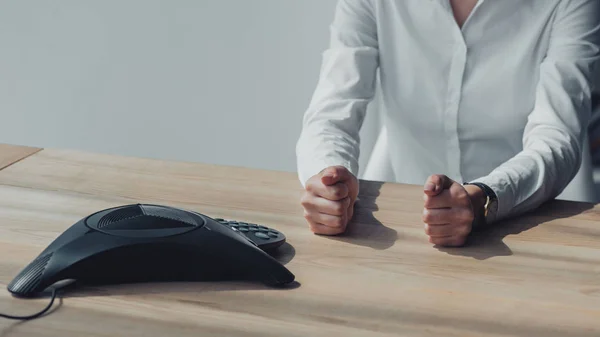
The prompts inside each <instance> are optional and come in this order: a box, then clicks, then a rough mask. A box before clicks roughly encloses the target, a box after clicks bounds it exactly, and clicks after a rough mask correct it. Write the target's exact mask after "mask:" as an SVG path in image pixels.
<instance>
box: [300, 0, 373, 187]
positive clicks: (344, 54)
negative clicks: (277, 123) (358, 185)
mask: <svg viewBox="0 0 600 337" xmlns="http://www.w3.org/2000/svg"><path fill="white" fill-rule="evenodd" d="M376 26H377V25H376V20H375V16H374V10H373V5H372V2H371V1H370V0H339V1H338V3H337V6H336V10H335V16H334V20H333V22H332V24H331V25H330V44H329V47H328V49H327V50H325V52H324V53H323V55H322V56H323V59H322V65H321V69H320V76H319V81H318V83H317V88H316V90H315V92H314V94H313V96H312V99H311V102H310V104H309V106H308V109H307V110H306V112H305V114H304V119H303V123H302V131H301V133H300V137H299V139H298V142H297V144H296V158H297V169H298V176H299V179H300V181H301V183H302V185H303V186H304V185H305V184H306V181H307V180H308V179H309V178H310V177H312V176H313V175H315V174H317V173H319V172H320V171H321V170H323V169H324V168H327V167H329V166H337V165H341V166H344V167H346V168H347V169H348V170H349V171H350V172H351V173H352V174H354V175H355V176H358V156H359V141H360V140H359V131H360V128H361V127H362V124H363V121H364V117H365V113H366V109H367V106H368V104H369V102H370V101H371V100H372V99H373V95H374V91H375V79H376V73H377V68H378V63H379V51H378V41H377V28H376Z"/></svg>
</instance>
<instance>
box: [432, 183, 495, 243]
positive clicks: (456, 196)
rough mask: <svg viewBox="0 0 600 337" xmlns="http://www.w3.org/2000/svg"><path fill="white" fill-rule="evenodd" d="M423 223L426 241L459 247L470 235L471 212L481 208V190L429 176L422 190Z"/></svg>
mask: <svg viewBox="0 0 600 337" xmlns="http://www.w3.org/2000/svg"><path fill="white" fill-rule="evenodd" d="M424 191H425V195H424V199H425V205H424V208H423V222H424V223H425V233H426V234H427V235H428V236H429V242H431V243H434V244H437V245H440V246H452V247H457V246H462V245H464V244H465V242H466V240H467V236H468V235H469V234H470V233H471V230H472V228H473V227H472V224H473V220H474V218H475V210H476V209H478V208H480V207H482V206H481V205H482V203H483V201H484V195H483V191H482V190H481V189H480V188H479V187H476V186H471V185H467V186H463V185H461V184H459V183H457V182H455V181H453V180H451V179H450V178H448V177H446V176H444V175H433V176H431V177H429V179H428V180H427V182H426V183H425V187H424Z"/></svg>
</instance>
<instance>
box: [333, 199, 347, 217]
mask: <svg viewBox="0 0 600 337" xmlns="http://www.w3.org/2000/svg"><path fill="white" fill-rule="evenodd" d="M344 211H345V208H344V204H343V203H342V202H336V203H335V205H334V206H333V212H334V213H335V215H342V214H343V213H344Z"/></svg>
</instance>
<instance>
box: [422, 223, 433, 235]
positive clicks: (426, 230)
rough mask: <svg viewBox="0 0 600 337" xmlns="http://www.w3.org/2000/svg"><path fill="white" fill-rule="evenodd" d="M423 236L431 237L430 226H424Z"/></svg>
mask: <svg viewBox="0 0 600 337" xmlns="http://www.w3.org/2000/svg"><path fill="white" fill-rule="evenodd" d="M424 230H425V234H427V235H432V234H433V233H432V232H431V226H429V225H428V224H425V229H424Z"/></svg>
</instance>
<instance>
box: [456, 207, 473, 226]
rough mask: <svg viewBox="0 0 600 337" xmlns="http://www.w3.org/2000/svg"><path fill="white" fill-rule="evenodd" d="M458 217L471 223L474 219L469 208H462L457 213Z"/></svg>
mask: <svg viewBox="0 0 600 337" xmlns="http://www.w3.org/2000/svg"><path fill="white" fill-rule="evenodd" d="M459 218H460V220H462V221H463V222H465V223H471V222H472V221H473V219H474V216H473V212H471V210H470V209H463V210H462V211H461V212H460V213H459Z"/></svg>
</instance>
